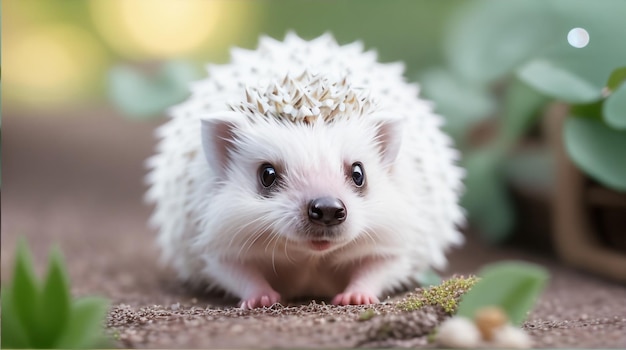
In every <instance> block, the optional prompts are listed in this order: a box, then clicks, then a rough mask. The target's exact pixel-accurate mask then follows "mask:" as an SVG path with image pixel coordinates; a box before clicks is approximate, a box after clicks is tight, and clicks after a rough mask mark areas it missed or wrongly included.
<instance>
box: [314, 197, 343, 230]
mask: <svg viewBox="0 0 626 350" xmlns="http://www.w3.org/2000/svg"><path fill="white" fill-rule="evenodd" d="M346 216H347V213H346V206H345V205H344V204H343V202H342V201H341V200H340V199H339V198H333V197H321V198H317V199H314V200H312V201H311V203H310V204H309V219H310V220H311V222H313V223H315V224H318V225H324V226H332V225H338V224H341V223H342V222H344V220H346Z"/></svg>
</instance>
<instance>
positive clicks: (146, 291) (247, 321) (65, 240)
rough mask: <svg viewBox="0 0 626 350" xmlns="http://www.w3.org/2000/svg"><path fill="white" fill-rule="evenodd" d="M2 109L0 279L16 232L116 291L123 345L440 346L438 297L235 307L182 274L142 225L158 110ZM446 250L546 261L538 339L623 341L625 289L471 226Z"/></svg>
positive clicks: (463, 259)
mask: <svg viewBox="0 0 626 350" xmlns="http://www.w3.org/2000/svg"><path fill="white" fill-rule="evenodd" d="M3 114H4V115H3V121H2V249H1V253H2V260H1V262H2V279H3V280H5V279H6V278H8V276H10V271H11V266H12V259H13V251H14V248H15V243H16V239H17V238H18V237H19V236H26V237H27V238H28V241H29V243H30V245H31V248H32V250H33V252H34V255H35V259H36V265H37V266H38V268H39V269H41V267H42V266H43V264H44V263H45V259H46V255H47V251H48V249H49V247H50V246H51V245H52V244H54V243H56V244H58V245H59V246H60V248H61V249H62V251H63V252H64V254H65V256H66V261H67V264H68V267H69V271H70V276H71V279H72V283H73V293H74V294H75V295H87V294H97V295H101V296H104V297H107V298H108V299H109V300H110V301H111V311H110V314H109V317H108V320H107V329H108V330H109V332H110V333H111V334H113V335H114V336H115V337H116V338H117V339H118V342H119V343H118V345H119V346H121V347H139V348H197V347H202V348H217V347H219V348H270V347H289V348H295V347H333V348H337V347H354V346H363V347H386V346H394V347H409V346H411V347H414V346H423V347H432V344H429V343H428V339H427V334H428V333H429V332H430V331H431V330H432V329H433V328H434V327H435V326H436V325H437V324H438V323H439V322H440V321H441V320H442V319H443V318H444V315H443V313H442V311H441V310H438V309H436V308H428V309H425V310H422V311H420V312H417V313H413V314H407V313H400V312H399V311H398V310H397V308H395V307H394V306H393V300H394V299H392V300H389V301H387V302H386V303H383V304H380V305H377V306H375V307H374V309H375V310H376V311H378V313H379V314H380V315H377V316H375V317H373V318H372V319H370V320H368V321H359V320H358V318H359V315H360V314H361V313H362V311H363V310H364V309H365V307H356V306H352V307H335V306H329V305H326V304H325V303H323V302H322V301H317V302H310V301H306V302H303V303H302V304H294V305H291V306H280V307H277V306H275V307H272V308H270V309H265V310H254V311H240V310H239V309H236V308H233V306H234V301H233V300H228V299H223V298H221V297H220V296H207V295H200V294H197V293H191V292H189V291H187V290H186V289H185V288H184V286H182V285H180V284H179V283H177V282H176V280H175V279H174V278H173V276H172V274H171V272H170V271H168V270H167V269H165V268H162V267H160V266H159V265H158V264H157V256H158V254H157V253H158V252H157V250H156V247H155V246H154V243H153V242H154V241H153V237H154V232H152V231H150V230H149V229H148V228H147V227H146V225H145V222H146V220H147V217H148V215H149V208H147V207H145V206H144V205H142V203H141V195H142V193H143V190H144V188H143V186H142V182H141V178H142V176H143V172H144V170H143V166H142V161H143V159H145V157H147V156H148V155H149V154H150V153H151V152H152V147H153V140H152V136H151V135H152V130H153V128H154V127H155V126H156V125H158V123H159V122H158V121H156V122H142V123H133V122H129V121H125V120H123V119H122V118H121V117H119V116H117V115H116V114H115V113H114V112H113V111H110V110H98V111H96V112H94V111H93V110H87V109H85V110H83V111H81V112H76V111H74V112H71V113H63V114H59V115H53V116H50V115H47V114H46V113H43V112H42V113H41V115H34V116H31V115H29V116H23V115H20V114H18V113H10V112H8V113H7V112H5V113H3ZM450 259H451V264H450V266H449V268H448V269H447V270H446V271H444V274H445V275H452V274H469V273H474V272H476V271H477V270H478V268H479V267H480V266H482V265H483V264H485V263H488V262H492V261H497V260H501V259H521V260H526V261H532V262H536V263H539V264H542V265H544V266H545V267H547V268H548V269H549V271H550V273H551V275H552V278H551V281H550V285H549V287H548V288H547V290H546V292H545V293H544V294H543V295H542V297H541V299H540V301H539V303H538V304H537V305H536V308H535V309H534V310H533V311H532V312H531V314H530V315H529V318H528V321H527V322H526V323H525V324H524V328H525V329H526V330H527V331H528V332H529V333H530V334H531V336H532V338H533V341H534V344H535V346H536V347H583V348H598V347H609V348H624V347H626V302H625V301H626V286H623V285H617V284H613V283H611V282H608V281H605V280H602V279H599V278H596V277H594V276H590V275H587V274H584V273H581V272H577V271H574V270H571V269H569V268H567V267H565V266H562V265H561V264H559V263H558V262H557V261H556V260H554V259H553V258H551V257H550V256H539V255H533V254H531V253H530V252H528V251H524V250H521V249H516V248H514V247H507V248H502V247H490V246H487V245H484V244H481V243H480V242H479V241H478V240H476V239H474V238H472V237H469V240H468V244H467V245H466V246H465V247H463V248H462V249H459V250H456V251H453V252H451V254H450ZM400 297H402V296H401V295H400V296H397V297H396V298H395V299H397V298H400ZM390 329H391V331H389V330H390Z"/></svg>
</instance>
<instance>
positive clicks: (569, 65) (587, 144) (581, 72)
mask: <svg viewBox="0 0 626 350" xmlns="http://www.w3.org/2000/svg"><path fill="white" fill-rule="evenodd" d="M623 13H626V3H625V2H623V1H613V0H607V1H602V2H589V1H580V0H551V1H536V0H530V1H507V2H500V1H493V0H487V1H472V2H469V3H467V4H466V5H465V6H464V7H463V8H460V9H459V11H458V12H457V15H456V16H455V17H453V18H451V21H450V24H451V25H450V26H449V31H448V33H447V35H446V38H445V40H444V48H445V55H446V60H447V66H445V67H436V68H433V69H431V70H429V71H426V72H424V73H423V74H422V75H421V79H420V80H421V81H422V84H423V86H424V92H425V94H426V95H427V96H428V97H430V98H432V99H433V100H435V102H436V104H437V106H438V107H437V108H438V111H439V112H440V113H441V114H444V115H446V117H448V126H447V129H448V131H449V132H450V133H451V134H452V135H453V137H454V138H455V140H456V142H457V144H458V145H459V147H460V148H461V149H462V151H463V153H464V157H463V158H464V161H463V163H464V166H465V167H466V168H467V171H468V176H467V179H466V186H467V191H466V194H465V196H464V198H463V205H464V206H465V207H466V208H467V210H468V214H469V218H470V221H471V222H472V223H473V224H474V225H476V226H477V227H478V228H479V230H480V231H481V233H483V234H484V236H485V237H486V238H487V239H489V240H491V241H494V242H497V241H501V240H503V239H504V238H506V237H507V235H508V234H509V233H510V232H511V229H512V227H513V226H514V222H515V213H514V211H513V206H512V204H511V199H510V196H509V194H508V192H507V184H508V182H509V181H510V180H511V178H510V177H511V176H516V179H522V180H526V181H535V182H537V181H544V182H549V176H550V175H551V174H550V173H546V172H545V169H546V167H545V165H547V164H548V163H546V159H549V155H547V153H546V152H543V153H539V154H538V155H537V154H536V153H534V154H532V153H526V154H524V153H523V151H520V150H516V152H512V150H513V149H514V148H516V146H518V144H519V140H520V139H521V138H522V137H523V136H524V135H525V133H526V132H527V131H528V130H529V128H530V127H532V126H533V125H534V124H536V123H537V121H538V119H539V117H540V116H541V111H542V110H543V109H544V107H545V106H546V105H547V104H549V103H552V102H554V101H558V102H559V103H564V104H567V105H568V106H569V111H570V118H568V119H567V121H566V125H565V128H564V142H565V146H566V150H567V153H568V155H569V157H570V158H571V159H572V160H573V162H574V163H575V164H576V165H577V166H578V167H579V168H580V169H581V170H582V171H584V172H585V173H586V174H587V175H589V176H590V177H592V178H594V179H595V180H597V181H599V182H600V183H602V184H604V185H605V186H607V187H610V188H613V189H614V190H617V191H626V162H624V161H622V159H623V154H622V153H623V152H621V150H623V149H626V84H625V83H624V82H625V80H626V67H623V66H624V63H626V45H623V44H622V42H621V40H622V39H621V38H623V37H624V36H626V22H625V21H623V18H622V16H623V15H622V14H623ZM576 27H583V28H584V29H585V30H586V31H587V32H588V33H589V35H590V41H589V44H588V45H587V47H584V48H575V47H572V46H571V45H570V44H568V41H567V35H568V32H569V31H570V30H571V29H573V28H576ZM496 116H497V117H499V118H497V120H498V122H499V123H498V126H497V130H496V133H495V135H494V136H493V137H492V138H491V139H490V140H488V141H487V143H486V144H481V145H475V144H472V142H470V140H469V138H468V134H469V133H468V131H469V130H472V129H473V128H474V127H475V126H477V125H478V124H480V123H484V122H485V121H486V120H488V119H496V118H495V117H496ZM515 155H520V157H515ZM520 158H521V159H520ZM520 162H523V163H522V164H517V163H520ZM539 164H541V165H544V166H543V167H539V166H537V165H539ZM512 168H513V169H514V170H515V171H511V170H510V169H512ZM542 169H543V170H544V172H543V173H542ZM520 172H521V174H520ZM546 178H548V180H546Z"/></svg>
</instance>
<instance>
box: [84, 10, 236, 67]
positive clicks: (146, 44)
mask: <svg viewBox="0 0 626 350" xmlns="http://www.w3.org/2000/svg"><path fill="white" fill-rule="evenodd" d="M227 7H228V3H227V2H224V1H203V0H188V1H170V0H133V1H124V0H94V1H91V3H90V12H91V16H92V19H93V21H94V24H95V26H96V28H97V30H98V31H99V32H100V34H101V35H102V36H103V37H104V39H105V40H106V42H107V43H108V44H109V45H110V46H111V47H112V48H113V49H114V50H116V51H117V52H118V53H119V54H121V55H123V56H126V57H129V58H134V59H143V58H151V59H154V58H170V57H176V56H181V55H188V54H191V53H193V52H194V51H197V50H200V49H201V48H203V46H206V44H207V41H208V40H209V38H211V37H212V36H216V35H227V33H218V29H219V24H220V21H221V19H222V18H223V17H224V12H225V11H226V10H227Z"/></svg>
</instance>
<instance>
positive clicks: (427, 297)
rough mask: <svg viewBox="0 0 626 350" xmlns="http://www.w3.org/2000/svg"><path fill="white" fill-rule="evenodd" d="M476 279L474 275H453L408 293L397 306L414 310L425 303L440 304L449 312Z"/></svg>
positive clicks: (453, 310) (452, 311)
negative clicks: (438, 283) (439, 282)
mask: <svg viewBox="0 0 626 350" xmlns="http://www.w3.org/2000/svg"><path fill="white" fill-rule="evenodd" d="M477 281H478V278H477V277H476V276H468V277H464V276H454V277H452V278H450V279H448V280H446V281H443V282H442V283H441V284H440V285H438V286H433V287H429V288H426V289H423V290H421V291H418V292H415V293H411V294H409V295H408V296H407V297H406V298H405V299H404V300H402V301H401V302H400V303H399V304H398V307H399V308H400V309H402V310H404V311H414V310H418V309H421V308H422V307H424V306H427V305H433V306H440V307H441V308H443V310H444V311H445V312H447V313H449V314H452V313H454V312H455V311H456V309H457V307H458V305H459V300H460V298H461V296H462V295H463V294H465V293H466V292H467V291H468V290H470V288H472V286H474V284H475V283H476V282H477Z"/></svg>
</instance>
